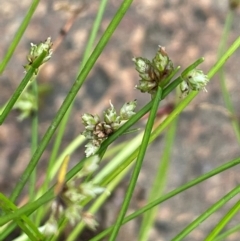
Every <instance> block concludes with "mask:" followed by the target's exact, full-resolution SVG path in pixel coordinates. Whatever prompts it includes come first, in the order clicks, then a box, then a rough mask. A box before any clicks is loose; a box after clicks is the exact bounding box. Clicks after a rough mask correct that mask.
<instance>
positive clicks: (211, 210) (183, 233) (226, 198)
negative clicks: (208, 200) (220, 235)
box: [171, 185, 240, 241]
mask: <svg viewBox="0 0 240 241" xmlns="http://www.w3.org/2000/svg"><path fill="white" fill-rule="evenodd" d="M239 192H240V185H238V186H237V187H235V188H234V189H233V190H232V191H230V192H229V193H228V194H227V195H225V196H224V197H223V198H221V199H220V200H219V201H218V202H216V203H215V204H214V205H212V206H211V207H210V208H209V209H207V210H206V211H205V212H204V213H202V214H201V215H200V216H199V217H198V218H197V219H195V220H194V221H193V222H192V223H190V224H189V225H188V226H187V227H186V228H185V229H183V230H182V231H181V232H180V233H179V234H178V235H177V236H176V237H174V238H173V239H172V240H171V241H180V240H183V238H185V237H186V236H187V235H188V234H189V233H190V232H191V231H192V230H193V229H194V228H196V227H197V226H198V225H200V224H201V223H202V222H203V221H204V220H206V219H207V218H208V217H209V216H210V215H212V214H213V213H215V212H216V211H217V210H218V209H219V208H221V207H222V206H223V205H224V204H226V203H227V202H228V201H229V200H230V199H232V198H233V197H235V196H236V195H237V194H238V193H239Z"/></svg>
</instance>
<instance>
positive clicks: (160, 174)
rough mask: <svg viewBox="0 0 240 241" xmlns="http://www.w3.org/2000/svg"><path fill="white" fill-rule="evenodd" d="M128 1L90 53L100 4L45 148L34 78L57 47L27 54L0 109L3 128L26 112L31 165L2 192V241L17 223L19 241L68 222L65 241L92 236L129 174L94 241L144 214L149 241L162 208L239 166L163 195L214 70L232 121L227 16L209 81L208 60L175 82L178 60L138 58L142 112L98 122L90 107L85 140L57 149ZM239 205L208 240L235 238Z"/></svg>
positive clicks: (56, 232)
mask: <svg viewBox="0 0 240 241" xmlns="http://www.w3.org/2000/svg"><path fill="white" fill-rule="evenodd" d="M38 2H39V1H33V3H32V5H31V7H30V8H29V11H28V13H27V14H26V17H25V18H24V20H23V22H22V24H21V25H20V27H19V29H18V31H17V33H16V35H15V37H14V39H13V40H12V42H11V44H10V47H9V50H8V51H7V53H6V55H5V57H4V59H3V61H2V63H1V65H0V72H1V73H2V72H3V71H4V70H5V67H6V65H7V63H8V61H9V60H10V59H11V57H12V56H13V54H14V50H15V48H16V47H17V45H18V43H19V41H20V39H21V38H22V37H23V35H24V31H25V29H26V28H27V25H28V24H29V22H30V20H31V18H32V16H33V13H34V11H35V9H36V7H37V5H38ZM131 3H132V0H125V1H123V3H122V4H121V5H120V7H119V9H118V10H117V12H116V14H115V16H114V17H113V19H112V20H111V22H110V23H109V25H108V27H107V29H106V30H105V31H104V33H103V34H102V37H101V38H100V40H99V42H98V43H97V45H96V47H95V48H94V50H93V51H92V53H91V50H92V49H93V43H94V41H95V38H96V34H97V32H98V30H99V26H100V23H101V19H102V16H103V14H104V9H105V7H106V4H107V1H105V0H104V1H101V3H100V6H99V12H98V15H97V16H96V20H95V22H94V24H93V29H92V32H91V34H90V37H89V41H88V42H87V46H86V48H85V53H84V57H83V60H82V63H81V65H80V67H79V70H78V75H77V77H76V80H75V82H74V83H73V85H72V87H71V89H70V90H69V92H68V93H67V95H66V97H65V99H64V101H63V103H62V105H61V107H60V108H59V110H58V111H57V113H56V115H55V116H54V118H53V120H52V123H51V124H50V126H49V127H48V129H47V131H46V133H45V134H44V136H43V138H42V140H41V141H40V142H39V143H38V139H39V136H38V119H37V114H38V111H39V110H38V83H37V81H36V80H35V79H36V76H37V75H38V74H39V72H40V71H41V69H40V68H39V67H40V66H41V65H42V64H48V63H47V61H48V60H49V59H50V57H51V55H52V50H51V47H52V43H51V40H50V38H48V39H47V40H46V41H45V42H42V43H40V44H31V48H30V51H29V54H28V56H27V60H28V63H27V64H26V65H25V66H24V68H25V70H26V73H25V76H24V78H23V79H22V81H21V82H20V85H19V86H18V87H17V89H16V90H15V91H14V93H13V94H12V96H10V97H9V101H8V102H7V103H6V104H5V105H4V106H3V107H2V108H1V114H0V124H3V123H6V122H7V121H6V117H7V116H8V114H9V113H10V111H11V110H12V109H14V108H15V109H18V110H19V111H20V113H21V114H20V120H21V121H24V119H25V118H29V119H30V120H31V122H32V136H31V151H32V156H31V160H30V162H29V164H28V166H27V167H26V169H25V170H24V171H23V173H22V176H21V178H20V180H19V182H18V183H16V184H15V186H14V188H13V190H12V193H11V195H10V197H6V195H4V194H3V193H0V209H1V212H0V213H1V215H0V240H4V239H6V238H7V237H8V236H9V235H10V234H11V233H12V232H14V230H15V229H16V228H17V227H18V228H20V230H21V231H22V234H21V235H20V236H19V237H18V238H17V239H16V240H57V239H58V237H59V236H60V235H61V232H63V231H64V229H65V227H66V226H67V224H68V223H71V224H74V225H75V227H74V228H73V230H72V232H71V233H70V234H69V236H68V238H67V241H74V240H77V238H78V237H79V236H80V235H81V233H82V232H83V230H84V228H85V227H86V226H87V227H90V228H91V229H93V230H94V229H95V228H96V227H97V225H98V223H97V221H96V220H95V217H94V214H95V213H96V212H97V211H98V210H99V209H100V208H101V206H102V205H103V204H104V203H105V202H106V200H107V199H108V197H109V194H110V192H114V189H115V188H116V187H117V185H118V184H119V183H120V181H121V180H122V179H123V178H125V177H126V175H127V174H128V173H129V172H130V171H131V170H132V173H131V175H130V180H129V185H128V188H127V190H126V194H125V196H124V200H123V203H122V206H121V209H120V212H119V214H118V217H117V220H116V222H115V223H114V224H113V225H112V226H111V227H109V228H107V229H105V230H104V231H103V232H102V233H100V234H97V235H96V236H95V237H93V238H92V239H91V240H92V241H93V240H95V241H96V240H102V238H103V237H105V236H106V235H108V234H109V235H110V237H109V240H110V241H114V240H116V238H117V236H118V232H119V230H120V228H121V226H122V225H123V224H125V223H127V222H129V221H130V220H132V219H135V218H137V217H138V216H140V215H143V221H142V225H141V228H140V232H139V240H141V241H144V240H148V236H149V231H150V229H151V227H152V226H153V224H154V220H155V217H156V210H157V208H158V205H159V204H160V203H162V202H164V201H167V200H168V199H170V198H171V197H173V196H176V195H178V194H180V193H182V192H184V191H186V190H187V189H189V188H191V187H192V188H194V186H196V185H197V184H198V183H200V182H203V181H205V180H207V179H209V178H210V177H212V176H214V175H218V174H219V173H221V172H223V171H225V170H227V169H229V168H232V167H234V166H236V165H238V164H239V163H240V160H239V158H236V159H234V160H230V161H226V164H224V165H221V166H219V167H217V168H214V169H213V170H212V171H210V172H208V173H205V174H203V175H201V176H199V177H198V178H196V179H194V180H192V181H190V182H188V183H186V184H184V185H181V186H180V187H178V188H176V189H174V190H173V191H171V192H169V193H167V194H164V193H163V190H164V188H165V184H166V179H167V177H168V165H169V162H170V159H171V151H172V148H173V143H174V139H175V136H176V129H177V120H178V118H177V117H178V115H179V114H180V113H181V112H182V111H183V110H184V108H186V107H187V106H188V105H189V103H190V102H191V101H192V100H193V99H194V98H195V97H196V95H197V94H198V91H200V90H206V89H205V86H206V85H207V83H208V82H209V81H210V80H211V78H212V77H213V76H214V75H215V74H216V73H217V72H218V71H221V74H222V75H221V87H222V92H223V96H224V100H225V103H226V106H227V108H228V111H229V112H230V113H231V114H232V115H233V116H234V113H235V110H234V108H233V105H232V103H231V98H230V95H229V93H228V92H227V89H226V86H225V79H224V75H223V71H222V67H223V66H224V64H225V62H226V61H227V60H228V59H229V57H231V55H232V54H233V53H234V52H235V51H236V50H237V49H238V48H239V46H240V37H239V38H237V39H236V40H235V42H234V43H233V44H232V45H231V46H230V47H229V48H228V50H227V51H226V52H225V53H223V51H222V49H224V46H225V43H226V36H227V33H228V31H229V25H230V24H231V21H230V20H231V15H229V16H228V20H227V21H226V25H227V27H226V28H225V33H224V38H223V41H222V42H221V46H220V50H219V55H218V60H217V62H216V63H215V64H214V66H213V67H212V68H211V69H210V71H209V73H208V74H207V75H205V74H204V73H203V72H202V71H201V70H199V67H198V66H199V65H200V64H201V63H202V62H203V58H200V59H198V60H196V61H195V62H194V63H192V64H190V65H189V66H188V67H187V68H186V69H185V70H183V71H182V73H181V74H180V76H179V77H174V76H175V75H176V74H177V72H178V71H179V69H180V67H174V59H172V58H170V57H169V56H168V54H167V52H166V51H165V49H164V48H163V47H159V49H158V50H157V52H156V54H155V56H154V58H153V59H152V60H148V59H146V58H145V57H136V58H134V59H133V61H134V63H135V68H136V71H137V72H138V74H139V77H140V80H139V84H138V85H137V86H136V89H138V90H140V91H141V92H143V93H149V94H150V95H151V101H149V102H148V103H147V104H146V105H145V106H144V107H143V108H142V109H140V110H138V111H136V104H137V103H136V101H130V102H127V103H122V108H121V110H120V113H119V114H117V111H116V110H115V107H114V106H113V104H112V103H111V102H110V108H108V109H107V110H106V111H105V112H104V113H103V119H102V120H101V119H100V117H99V116H100V114H101V113H98V114H97V115H95V114H92V113H91V112H90V111H89V113H85V114H83V116H82V122H83V125H84V127H85V130H84V131H83V133H82V134H81V133H79V135H78V136H77V137H76V138H75V139H74V140H72V142H71V143H70V144H69V145H68V146H67V147H66V148H65V149H64V150H60V146H61V143H62V137H63V134H64V132H65V130H66V127H67V125H68V119H69V118H70V115H71V107H72V106H73V105H74V99H75V97H76V95H77V94H78V92H79V90H80V89H81V87H82V86H83V84H84V81H85V79H86V77H87V76H88V74H89V72H90V71H91V69H93V68H94V64H95V62H96V61H97V59H98V57H99V56H100V55H101V53H102V51H103V50H104V48H105V46H106V45H107V43H108V41H109V40H110V39H111V36H112V34H113V33H114V31H115V30H116V28H117V26H118V25H119V23H120V22H121V20H122V18H123V17H124V15H125V13H126V12H127V11H128V9H129V7H130V6H131ZM231 14H232V13H231ZM39 42H40V41H39ZM90 53H91V54H90ZM176 89H178V90H180V93H181V96H184V98H182V99H179V97H177V98H176V99H177V101H176V102H177V104H176V107H175V108H174V110H173V111H172V112H171V113H168V116H167V118H166V119H165V120H164V121H163V122H161V123H160V124H156V125H154V123H155V120H156V119H157V111H158V106H159V104H160V102H161V101H162V100H164V99H165V98H166V97H167V96H168V95H169V94H170V93H171V92H175V90H176ZM147 113H149V116H148V120H147V124H146V126H145V127H144V131H142V132H141V133H138V132H136V133H137V135H136V137H134V138H133V139H132V140H130V141H127V142H125V143H123V144H120V145H118V146H116V147H113V146H111V147H109V146H110V145H111V144H112V143H113V142H114V141H115V140H117V139H118V138H119V136H121V135H123V134H126V133H127V132H129V130H130V129H131V128H132V126H133V125H134V124H136V123H138V121H139V120H140V119H141V118H142V117H143V116H144V115H146V114H147ZM232 125H233V129H234V131H235V134H236V136H237V139H238V141H239V140H240V132H239V125H238V123H237V121H236V120H232ZM168 126H169V127H170V128H169V129H167V127H168ZM58 127H59V129H58V132H57V133H56V136H55V137H54V133H55V132H56V130H57V128H58ZM163 131H167V134H166V137H165V142H166V145H165V148H164V151H163V154H162V158H161V160H160V165H159V168H158V171H157V174H156V177H155V181H154V183H153V185H152V189H151V190H150V195H149V198H148V201H147V203H146V205H145V206H143V207H142V208H140V209H139V210H137V211H135V212H134V213H132V214H130V215H128V216H126V213H127V210H128V208H129V204H130V201H131V199H132V196H133V192H134V189H135V187H136V183H137V180H138V176H139V173H140V171H141V169H142V163H143V161H144V159H145V155H146V151H147V148H148V146H149V145H150V144H151V143H152V142H153V141H154V140H155V139H156V138H157V137H158V136H159V135H160V134H161V133H162V132H163ZM84 137H85V138H86V139H87V140H88V141H89V142H88V144H87V145H86V147H87V149H86V158H83V159H82V160H81V161H80V162H79V163H78V164H77V165H75V166H74V167H72V169H71V170H70V171H68V172H67V163H68V161H69V155H71V154H72V153H74V152H75V150H76V149H77V148H78V147H80V146H82V145H83V142H84V140H85V138H84ZM51 140H52V141H53V149H52V152H51V156H50V160H49V164H48V167H47V170H46V178H45V180H44V184H43V185H42V187H40V188H39V189H38V190H37V191H36V190H35V184H36V180H37V172H36V171H37V164H38V162H39V160H40V158H41V156H42V154H43V152H44V151H45V150H46V148H47V147H48V146H49V142H50V141H51ZM109 157H111V158H110V159H111V161H109V162H108V163H106V165H104V167H99V163H100V162H102V161H106V159H107V158H109ZM54 179H57V183H56V185H55V186H51V183H52V181H53V180H54ZM28 181H30V185H29V201H28V202H27V203H26V205H24V206H22V207H18V206H17V199H18V197H19V196H20V195H21V194H22V192H23V188H24V187H25V185H26V183H27V182H28ZM79 182H80V184H79ZM157 191H158V192H157ZM239 191H240V187H239V185H238V186H236V187H235V188H233V189H232V190H231V191H230V192H229V193H227V194H226V195H225V196H224V197H222V198H221V199H219V200H218V201H217V202H216V203H214V204H213V205H212V206H211V207H210V208H208V209H207V210H206V211H205V212H203V213H202V214H201V215H200V216H199V217H198V218H196V219H195V220H194V221H193V222H192V223H190V224H189V225H188V226H187V227H186V228H184V229H183V230H182V231H181V232H180V233H179V234H176V236H175V237H174V238H173V239H172V240H182V239H183V238H184V237H186V236H187V235H188V234H189V233H190V232H191V231H192V230H194V229H195V228H197V226H198V225H199V224H200V223H201V222H203V221H204V220H206V219H207V218H208V217H209V216H210V215H212V214H213V213H215V212H216V211H217V210H218V209H219V208H221V207H222V206H223V205H224V204H226V203H227V202H228V201H229V200H230V199H231V198H233V197H234V196H236V195H237V194H238V193H239ZM156 193H157V194H156ZM173 208H174V207H173ZM239 208H240V204H239V202H236V203H235V205H233V207H232V208H231V209H230V210H229V212H227V213H226V215H225V216H224V217H223V218H222V219H221V220H220V221H219V223H218V224H217V225H216V227H215V228H214V229H213V230H212V231H211V232H210V233H209V234H208V235H207V236H206V239H205V240H208V241H210V240H221V239H223V238H225V237H227V235H229V234H230V233H232V232H234V231H236V230H238V229H239V225H238V226H237V227H236V228H233V229H231V230H230V231H229V232H226V233H223V234H220V232H221V230H223V228H224V227H225V226H226V225H227V223H228V222H229V221H230V220H231V219H233V218H234V215H235V214H236V213H237V212H238V211H239ZM49 214H50V215H49ZM46 220H47V221H46ZM219 234H220V235H219ZM218 235H219V236H218Z"/></svg>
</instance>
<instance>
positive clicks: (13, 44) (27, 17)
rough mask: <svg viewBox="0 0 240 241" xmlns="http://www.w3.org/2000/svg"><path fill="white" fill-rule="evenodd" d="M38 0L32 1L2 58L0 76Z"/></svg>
mask: <svg viewBox="0 0 240 241" xmlns="http://www.w3.org/2000/svg"><path fill="white" fill-rule="evenodd" d="M38 3H39V0H33V1H32V5H31V6H30V8H29V9H28V12H27V14H26V16H25V18H24V19H23V21H22V23H21V25H20V26H19V28H18V30H17V32H16V34H15V36H14V38H13V40H12V41H11V45H10V46H9V48H8V50H7V53H6V55H5V56H4V59H3V61H2V62H1V64H0V74H1V73H2V72H3V71H4V69H5V67H6V66H7V64H8V62H9V60H10V59H11V57H12V55H13V52H14V50H15V49H16V47H17V45H18V44H19V42H20V40H21V38H22V36H23V34H24V32H25V30H26V28H27V26H28V24H29V22H30V20H31V18H32V16H33V14H34V12H35V10H36V8H37V6H38Z"/></svg>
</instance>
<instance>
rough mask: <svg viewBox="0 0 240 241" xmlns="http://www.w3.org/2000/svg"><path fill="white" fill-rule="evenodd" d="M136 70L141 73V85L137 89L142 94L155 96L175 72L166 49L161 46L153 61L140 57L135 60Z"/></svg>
mask: <svg viewBox="0 0 240 241" xmlns="http://www.w3.org/2000/svg"><path fill="white" fill-rule="evenodd" d="M133 62H134V63H135V66H136V70H137V71H138V73H139V77H140V78H141V79H140V80H139V84H138V85H137V86H136V89H139V90H140V91H141V92H147V93H150V94H152V95H153V94H154V93H155V92H156V90H157V88H158V86H159V85H161V84H162V85H164V86H165V85H166V84H167V83H166V82H164V80H165V79H166V78H167V77H168V76H169V75H170V74H171V73H172V72H173V70H174V67H173V63H172V61H171V60H170V58H169V57H168V54H167V52H166V51H165V48H164V47H161V46H159V49H158V51H157V53H156V55H155V57H154V58H153V59H152V61H150V60H148V59H145V58H142V57H138V58H133Z"/></svg>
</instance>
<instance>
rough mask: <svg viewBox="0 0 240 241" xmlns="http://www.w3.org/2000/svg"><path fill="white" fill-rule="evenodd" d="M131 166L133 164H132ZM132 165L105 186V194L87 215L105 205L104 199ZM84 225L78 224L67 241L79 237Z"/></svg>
mask: <svg viewBox="0 0 240 241" xmlns="http://www.w3.org/2000/svg"><path fill="white" fill-rule="evenodd" d="M132 164H133V163H132ZM131 167H132V165H129V166H128V167H127V168H126V169H125V170H124V171H122V172H121V173H119V175H117V176H115V178H114V179H113V180H112V182H111V183H109V184H108V185H107V186H106V192H104V193H103V194H102V195H101V196H99V197H98V198H97V199H96V201H95V202H94V204H92V206H91V207H90V208H89V209H88V212H89V213H92V214H94V213H96V212H97V211H98V210H99V208H100V207H101V206H102V205H103V204H104V203H105V201H106V199H107V198H109V192H110V193H111V192H112V191H113V190H114V189H115V188H116V186H117V185H118V184H119V183H120V181H122V179H123V178H124V177H125V176H126V174H127V173H128V172H129V170H130V168H131ZM85 226H86V225H85V224H84V223H83V222H80V223H79V224H78V225H77V226H76V227H75V228H74V229H73V231H72V232H71V234H70V235H69V236H68V238H67V241H74V240H76V238H77V237H78V236H79V234H80V233H81V232H82V230H83V229H84V227H85Z"/></svg>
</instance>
